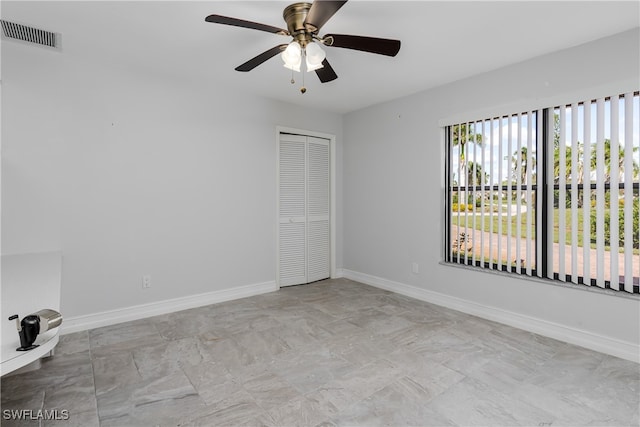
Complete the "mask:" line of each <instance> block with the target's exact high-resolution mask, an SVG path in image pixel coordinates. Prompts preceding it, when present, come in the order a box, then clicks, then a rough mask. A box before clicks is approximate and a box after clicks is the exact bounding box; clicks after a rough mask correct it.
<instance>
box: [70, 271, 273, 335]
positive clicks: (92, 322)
mask: <svg viewBox="0 0 640 427" xmlns="http://www.w3.org/2000/svg"><path fill="white" fill-rule="evenodd" d="M277 290H278V286H276V282H275V281H271V282H264V283H257V284H253V285H246V286H239V287H236V288H231V289H223V290H221V291H213V292H207V293H204V294H197V295H189V296H186V297H180V298H174V299H170V300H165V301H158V302H152V303H149V304H140V305H134V306H131V307H125V308H120V309H117V310H109V311H102V312H99V313H93V314H87V315H83V316H76V317H70V318H66V319H64V321H63V322H62V325H61V331H60V333H61V334H62V335H65V334H70V333H73V332H80V331H86V330H88V329H93V328H100V327H102V326H109V325H115V324H116V323H122V322H128V321H131V320H138V319H143V318H146V317H152V316H157V315H160V314H167V313H173V312H175V311H180V310H186V309H189V308H195V307H202V306H205V305H209V304H216V303H219V302H224V301H231V300H234V299H239V298H245V297H250V296H254V295H259V294H265V293H268V292H273V291H277Z"/></svg>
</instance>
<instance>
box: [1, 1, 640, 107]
mask: <svg viewBox="0 0 640 427" xmlns="http://www.w3.org/2000/svg"><path fill="white" fill-rule="evenodd" d="M290 3H293V1H284V2H283V1H253V2H247V1H206V2H205V1H196V2H190V1H173V2H169V1H133V2H121V1H104V2H96V1H70V2H60V1H44V2H34V1H25V0H20V1H16V2H10V1H3V2H2V6H1V14H2V18H3V19H6V20H9V21H15V22H19V23H23V24H27V25H32V26H36V27H39V28H42V29H46V30H50V31H55V32H60V33H62V43H63V51H62V53H61V54H63V55H65V54H68V55H75V56H77V57H80V58H82V59H87V60H91V61H108V62H112V63H114V62H116V63H120V64H122V65H123V66H126V67H130V68H132V69H140V70H141V71H142V72H153V73H159V74H165V73H166V74H167V75H169V76H171V77H172V78H175V77H179V78H184V79H189V80H191V81H192V82H194V83H195V84H198V85H199V86H200V87H202V90H206V91H211V93H212V95H215V90H216V87H219V85H220V84H221V82H223V83H222V84H224V85H225V87H232V88H236V89H237V90H239V91H250V92H252V93H255V94H258V95H261V96H265V97H268V98H273V99H277V100H281V101H285V102H291V103H295V104H299V105H304V106H313V107H316V108H320V109H323V110H328V111H334V112H338V113H344V112H349V111H353V110H356V109H359V108H362V107H365V106H368V105H372V104H376V103H380V102H384V101H387V100H390V99H393V98H397V97H400V96H404V95H408V94H411V93H415V92H419V91H421V90H424V89H428V88H431V87H435V86H439V85H442V84H445V83H448V82H452V81H455V80H459V79H463V78H465V77H469V76H472V75H475V74H479V73H483V72H486V71H489V70H493V69H496V68H500V67H503V66H506V65H509V64H513V63H517V62H521V61H523V60H526V59H528V58H532V57H535V56H539V55H542V54H545V53H548V52H553V51H557V50H560V49H564V48H568V47H571V46H575V45H579V44H582V43H585V42H588V41H591V40H595V39H598V38H602V37H606V36H608V35H612V34H615V33H619V32H622V31H625V30H628V29H631V28H634V27H638V26H639V25H640V2H638V1H625V2H613V1H567V2H560V1H548V2H547V1H529V2H524V1H495V2H485V1H471V2H462V1H446V2H438V1H406V2H404V1H362V0H351V1H349V2H348V3H347V4H346V5H345V6H343V7H342V9H340V10H339V11H338V13H337V14H336V15H335V16H334V17H333V18H332V19H331V20H330V21H329V22H328V23H327V24H326V25H325V26H324V28H323V29H322V31H321V35H322V34H327V33H339V34H356V35H367V36H377V37H385V38H397V39H400V40H402V48H401V49H400V53H399V54H398V55H397V56H396V57H395V58H389V57H386V56H380V55H373V54H369V53H363V52H357V51H353V50H347V49H339V48H330V47H329V48H326V52H327V59H328V60H329V61H330V62H331V65H332V66H333V68H334V69H335V71H336V72H337V74H338V76H339V78H338V79H337V80H335V81H333V82H330V83H325V84H320V83H319V81H318V79H317V77H316V76H315V73H309V74H306V75H305V84H306V86H307V88H308V91H307V93H306V94H304V95H302V94H300V92H299V91H298V88H299V87H300V86H301V75H300V74H297V75H296V80H298V82H297V83H296V84H295V85H291V84H290V82H289V80H290V79H291V72H290V71H289V70H287V69H285V68H283V67H282V62H281V59H280V58H278V57H275V58H272V59H271V60H269V61H267V62H266V63H264V64H262V65H261V66H259V67H257V68H256V69H254V70H253V71H251V72H249V73H240V72H237V71H234V68H235V67H236V66H237V65H239V64H241V63H243V62H245V61H246V60H248V59H250V58H252V57H253V56H255V55H257V54H259V53H261V52H263V51H265V50H267V49H269V48H271V47H273V46H275V45H278V44H281V43H286V42H288V41H289V38H287V37H283V36H277V35H273V34H269V33H265V32H262V31H255V30H249V29H245V28H237V27H230V26H226V25H218V24H211V23H207V22H205V21H204V18H205V17H206V16H207V15H209V14H212V13H215V14H219V15H226V16H231V17H235V18H241V19H245V20H250V21H256V22H261V23H265V24H270V25H274V26H278V27H286V25H285V23H284V21H283V19H282V10H283V9H284V8H285V7H286V6H287V5H288V4H290Z"/></svg>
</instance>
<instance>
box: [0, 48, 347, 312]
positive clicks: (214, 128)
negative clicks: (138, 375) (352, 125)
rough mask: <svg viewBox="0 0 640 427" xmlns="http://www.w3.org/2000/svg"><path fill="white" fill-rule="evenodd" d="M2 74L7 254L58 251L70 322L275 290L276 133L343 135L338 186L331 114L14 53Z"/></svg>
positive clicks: (5, 51)
mask: <svg viewBox="0 0 640 427" xmlns="http://www.w3.org/2000/svg"><path fill="white" fill-rule="evenodd" d="M2 67H3V69H2V79H3V82H2V89H3V91H2V103H3V108H2V125H3V126H2V150H3V152H2V208H3V211H2V232H3V233H2V253H3V254H14V253H26V252H40V251H54V250H61V251H62V253H63V256H64V261H63V282H62V312H63V313H64V315H65V317H67V318H69V317H75V316H81V315H87V314H92V313H97V312H101V311H107V310H116V309H120V308H124V307H130V306H134V305H138V304H145V303H151V302H156V301H162V300H167V299H173V298H179V297H185V296H189V295H195V294H200V293H206V292H212V291H217V290H225V289H230V288H234V287H239V286H244V285H253V284H259V283H264V282H272V281H274V280H275V262H276V256H275V248H276V240H275V239H276V235H275V229H276V228H275V226H276V219H275V212H276V199H275V197H276V175H275V174H276V172H275V171H276V126H278V125H281V126H289V127H295V128H299V129H306V130H312V131H318V132H325V133H330V134H335V135H336V136H337V141H338V144H337V145H338V150H337V151H338V159H339V160H338V163H339V164H338V168H337V169H338V171H339V172H338V179H341V172H340V171H341V166H340V162H341V154H340V153H341V139H342V118H341V116H339V115H336V114H330V113H323V112H320V111H312V110H308V109H304V108H300V107H299V106H292V105H288V104H283V103H280V102H275V101H270V100H266V99H261V98H257V97H253V96H248V95H243V94H241V93H237V92H231V91H230V90H229V89H227V88H225V87H224V85H223V84H220V83H219V82H218V84H217V85H216V84H213V83H212V85H211V87H201V86H198V85H196V84H192V83H190V82H184V81H180V80H172V79H170V78H168V77H162V76H158V75H154V74H153V72H148V71H144V72H143V71H138V70H129V69H121V68H118V66H117V65H111V64H109V61H108V60H107V61H105V63H102V64H95V63H82V62H78V61H76V60H75V59H74V58H73V57H72V56H70V55H69V54H68V53H65V52H64V51H63V52H62V53H58V52H51V51H48V50H45V49H39V48H34V47H31V46H26V45H22V44H16V43H11V42H3V46H2ZM213 80H214V77H212V81H213ZM338 188H341V186H340V185H338ZM338 197H340V194H338ZM340 220H341V218H340V210H339V211H338V222H340ZM339 230H340V229H339ZM339 236H340V237H341V233H339ZM337 247H338V267H341V265H342V264H341V240H340V239H339V240H338V242H337ZM144 274H149V275H151V277H152V287H151V288H150V289H147V290H143V289H142V286H141V280H142V275H144Z"/></svg>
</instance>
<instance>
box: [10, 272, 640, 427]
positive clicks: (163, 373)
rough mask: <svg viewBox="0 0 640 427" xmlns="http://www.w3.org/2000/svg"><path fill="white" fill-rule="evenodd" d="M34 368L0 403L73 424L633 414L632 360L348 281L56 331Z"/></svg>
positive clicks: (554, 420) (628, 420)
mask: <svg viewBox="0 0 640 427" xmlns="http://www.w3.org/2000/svg"><path fill="white" fill-rule="evenodd" d="M42 365H43V366H42V368H41V369H40V370H39V371H34V372H29V373H25V374H20V375H15V376H11V377H8V378H5V379H3V381H2V409H3V411H6V410H10V409H32V410H33V411H34V412H33V414H34V415H37V412H35V411H37V410H39V409H47V410H52V409H58V410H59V411H61V410H67V411H68V413H69V420H67V421H58V424H59V425H64V426H83V427H84V426H92V425H98V424H99V425H102V426H112V425H118V426H153V425H163V426H186V425H206V426H209V425H211V426H227V425H266V426H296V425H304V426H316V425H323V426H334V425H349V426H353V425H359V426H375V425H388V426H404V425H412V426H428V425H438V426H439V425H491V426H493V425H508V426H512V425H530V426H546V425H552V426H556V425H580V426H582V425H636V426H637V425H638V424H639V418H638V406H639V403H640V402H639V396H640V391H639V390H640V389H639V385H640V365H638V364H635V363H632V362H628V361H624V360H621V359H617V358H615V357H610V356H606V355H603V354H600V353H596V352H593V351H589V350H585V349H583V348H580V347H575V346H572V345H569V344H566V343H562V342H559V341H555V340H552V339H549V338H544V337H541V336H538V335H534V334H530V333H527V332H524V331H521V330H518V329H514V328H511V327H507V326H504V325H500V324H497V323H493V322H489V321H486V320H482V319H479V318H476V317H473V316H469V315H466V314H462V313H459V312H455V311H451V310H447V309H444V308H441V307H437V306H434V305H430V304H427V303H424V302H420V301H417V300H413V299H410V298H406V297H403V296H400V295H397V294H393V293H390V292H386V291H382V290H379V289H376V288H372V287H369V286H366V285H362V284H359V283H356V282H352V281H349V280H345V279H338V280H330V281H325V282H319V283H315V284H311V285H306V286H298V287H292V288H284V289H281V290H280V291H278V292H274V293H270V294H265V295H260V296H256V297H252V298H245V299H242V300H236V301H231V302H226V303H222V304H215V305H211V306H207V307H202V308H197V309H192V310H187V311H182V312H178V313H173V314H169V315H165V316H158V317H154V318H150V319H145V320H139V321H134V322H128V323H123V324H119V325H115V326H109V327H105V328H99V329H94V330H91V331H89V332H82V333H76V334H71V335H66V336H63V337H62V339H61V343H60V345H59V346H58V350H57V354H56V356H55V357H53V358H50V359H48V360H45V361H44V362H43V364H42ZM5 413H6V412H3V415H4V414H5ZM42 424H43V425H50V424H55V423H50V422H43V423H42ZM2 425H3V426H4V425H38V421H30V422H14V421H7V420H3V422H2Z"/></svg>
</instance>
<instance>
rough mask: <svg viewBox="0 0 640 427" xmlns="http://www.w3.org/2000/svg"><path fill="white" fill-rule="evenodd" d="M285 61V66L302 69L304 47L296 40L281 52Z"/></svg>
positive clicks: (296, 69)
mask: <svg viewBox="0 0 640 427" xmlns="http://www.w3.org/2000/svg"><path fill="white" fill-rule="evenodd" d="M280 56H281V57H282V60H283V61H284V67H285V68H288V69H290V70H293V71H300V65H301V63H302V47H301V46H300V44H299V43H298V42H296V41H294V42H291V43H289V46H287V48H286V49H285V50H284V52H282V53H281V54H280Z"/></svg>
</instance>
